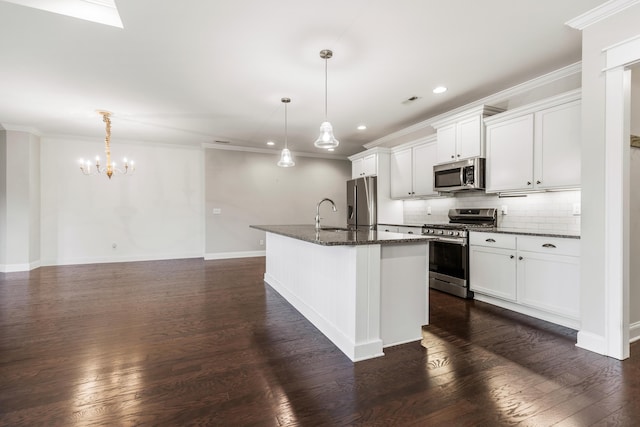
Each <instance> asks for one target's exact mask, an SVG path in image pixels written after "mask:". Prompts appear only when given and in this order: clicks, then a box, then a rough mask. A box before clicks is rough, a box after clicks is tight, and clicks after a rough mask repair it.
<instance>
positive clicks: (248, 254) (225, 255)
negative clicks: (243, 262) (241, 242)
mask: <svg viewBox="0 0 640 427" xmlns="http://www.w3.org/2000/svg"><path fill="white" fill-rule="evenodd" d="M266 255H267V251H242V252H213V253H209V254H205V255H204V259H205V261H206V260H213V259H230V258H254V257H259V256H266Z"/></svg>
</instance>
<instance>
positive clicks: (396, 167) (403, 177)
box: [390, 148, 413, 199]
mask: <svg viewBox="0 0 640 427" xmlns="http://www.w3.org/2000/svg"><path fill="white" fill-rule="evenodd" d="M390 161H391V165H390V169H391V197H392V198H394V199H406V198H409V197H412V195H413V189H412V187H411V179H412V176H411V148H405V149H404V150H400V151H396V152H395V153H393V154H391V160H390Z"/></svg>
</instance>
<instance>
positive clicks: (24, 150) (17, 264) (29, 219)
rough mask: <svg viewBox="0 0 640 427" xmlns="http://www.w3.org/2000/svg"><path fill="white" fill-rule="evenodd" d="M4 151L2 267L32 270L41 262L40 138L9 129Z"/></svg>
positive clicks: (5, 138) (0, 223) (4, 141)
mask: <svg viewBox="0 0 640 427" xmlns="http://www.w3.org/2000/svg"><path fill="white" fill-rule="evenodd" d="M0 151H2V159H1V160H0V163H2V164H3V166H2V169H1V170H0V173H1V174H2V178H0V186H1V187H2V189H3V190H2V193H3V198H2V199H3V201H2V204H1V206H0V208H1V209H2V214H1V215H0V216H1V218H0V226H1V227H2V232H1V233H2V234H1V237H2V241H1V246H2V247H3V249H2V253H1V257H0V271H20V270H29V269H32V268H35V267H38V266H39V265H40V264H39V262H40V235H39V234H40V200H39V199H40V179H39V167H40V164H39V158H40V141H39V138H38V137H37V136H35V135H33V134H31V133H28V132H24V131H15V130H7V131H3V139H2V147H1V150H0Z"/></svg>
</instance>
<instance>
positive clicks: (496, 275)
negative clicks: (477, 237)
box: [469, 246, 516, 301]
mask: <svg viewBox="0 0 640 427" xmlns="http://www.w3.org/2000/svg"><path fill="white" fill-rule="evenodd" d="M469 254H470V255H469V270H470V271H471V273H472V274H471V279H470V288H471V290H472V291H474V292H480V293H483V294H486V295H491V296H494V297H497V298H503V299H506V300H508V301H516V281H515V279H516V261H515V251H514V250H512V249H502V248H489V247H485V246H471V247H470V248H469Z"/></svg>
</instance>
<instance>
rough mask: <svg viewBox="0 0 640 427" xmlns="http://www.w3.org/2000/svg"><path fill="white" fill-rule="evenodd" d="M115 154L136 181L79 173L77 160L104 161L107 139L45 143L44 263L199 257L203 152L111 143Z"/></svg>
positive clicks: (42, 150)
mask: <svg viewBox="0 0 640 427" xmlns="http://www.w3.org/2000/svg"><path fill="white" fill-rule="evenodd" d="M111 151H112V154H113V156H114V157H113V160H114V161H116V162H117V161H119V160H121V159H122V157H125V156H126V157H128V158H129V159H134V160H135V161H136V168H137V171H136V173H135V175H133V176H122V175H118V174H115V175H114V176H113V178H112V179H111V180H109V179H107V177H106V176H104V175H97V176H84V175H82V173H81V172H80V169H79V165H78V159H79V158H81V157H84V158H85V159H87V158H90V159H93V158H95V156H96V155H100V156H101V158H102V159H103V161H104V143H103V142H102V141H96V140H81V139H61V138H43V139H42V146H41V182H42V185H41V203H42V205H41V212H42V222H41V224H42V228H41V243H42V244H41V248H42V253H41V257H42V264H43V265H56V264H79V263H95V262H111V261H134V260H150V259H169V258H188V257H201V256H202V255H203V248H204V226H203V199H204V191H203V183H204V173H203V167H202V166H203V164H202V148H201V147H199V146H198V147H193V146H182V145H177V144H176V145H169V144H167V145H161V144H154V143H149V142H144V143H136V142H125V141H119V140H117V139H116V138H114V139H112V143H111ZM113 244H116V245H117V247H116V248H115V249H114V248H113V247H112V245H113Z"/></svg>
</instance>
